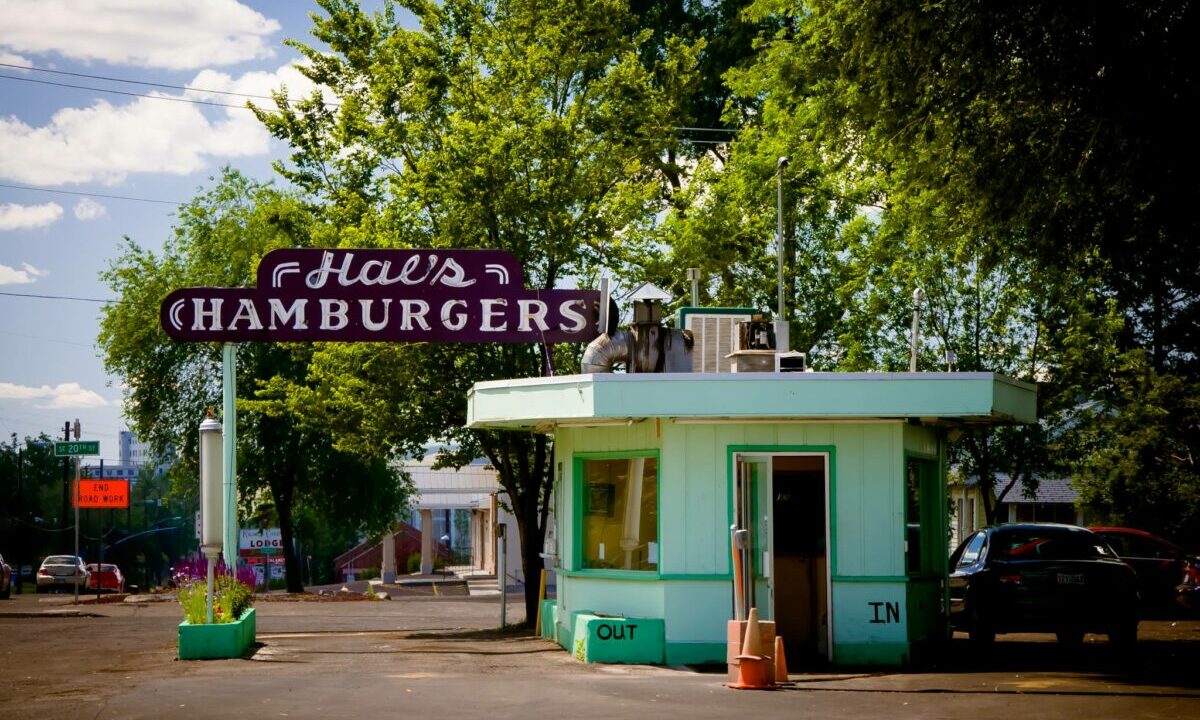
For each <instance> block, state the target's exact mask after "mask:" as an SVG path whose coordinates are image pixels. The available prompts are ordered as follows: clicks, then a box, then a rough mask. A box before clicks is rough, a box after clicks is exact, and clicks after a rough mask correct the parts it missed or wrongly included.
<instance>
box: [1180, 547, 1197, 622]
mask: <svg viewBox="0 0 1200 720" xmlns="http://www.w3.org/2000/svg"><path fill="white" fill-rule="evenodd" d="M1178 590H1179V594H1178V595H1177V596H1176V597H1177V598H1178V599H1179V604H1180V605H1182V606H1183V607H1185V608H1187V609H1188V610H1193V611H1200V555H1189V556H1188V557H1186V558H1184V560H1183V583H1182V584H1180V586H1179V588H1178Z"/></svg>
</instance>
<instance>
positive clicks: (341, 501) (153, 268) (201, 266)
mask: <svg viewBox="0 0 1200 720" xmlns="http://www.w3.org/2000/svg"><path fill="white" fill-rule="evenodd" d="M316 225H317V222H316V221H315V220H314V218H313V216H312V213H311V212H310V211H309V209H308V208H307V207H306V206H305V205H303V204H302V203H301V202H299V201H298V200H297V199H296V198H295V197H292V196H290V195H288V194H286V193H282V192H279V191H277V190H275V189H274V188H272V187H271V186H270V185H266V184H260V183H254V182H251V181H249V180H247V179H246V178H244V177H242V176H240V175H238V174H237V173H234V172H230V171H227V172H226V173H225V174H224V175H223V176H222V178H221V179H220V181H219V182H218V183H217V184H216V185H215V186H214V187H213V188H212V189H211V190H209V191H208V192H206V193H204V194H202V195H200V196H199V197H197V198H196V199H194V200H193V201H192V202H191V203H189V204H188V205H187V206H185V207H184V208H183V210H182V211H181V213H180V217H179V220H178V222H177V224H176V228H175V236H174V237H173V238H172V239H170V240H169V241H168V242H167V243H166V245H165V247H164V250H163V251H162V253H154V252H150V251H148V250H146V249H144V248H141V247H139V246H138V245H136V244H134V243H132V242H130V243H128V244H127V246H126V248H125V251H124V252H123V253H122V254H121V255H120V256H119V257H117V258H116V259H115V260H113V261H112V263H111V266H110V268H109V269H108V270H107V271H106V272H105V273H104V279H105V280H106V281H107V282H108V284H109V286H110V287H111V288H112V289H113V291H114V294H115V295H116V297H117V298H118V300H117V302H116V303H114V304H112V305H109V306H107V307H106V308H105V310H104V314H103V318H102V321H101V333H100V346H101V348H102V350H103V351H104V357H105V363H106V367H107V369H108V370H109V372H111V373H113V374H114V375H117V376H118V377H121V378H123V379H124V381H125V387H126V389H125V413H126V417H127V418H128V419H129V421H130V423H131V424H132V426H133V427H134V429H135V430H136V432H137V433H138V435H139V437H142V438H145V439H146V440H147V441H148V442H149V443H150V444H151V445H152V446H153V447H155V448H158V449H159V450H164V449H167V448H173V449H174V450H175V451H176V452H177V453H178V460H177V462H176V463H175V464H174V465H173V466H172V468H171V471H170V473H171V477H172V478H173V481H174V484H175V488H176V492H177V494H179V495H180V496H182V497H193V498H194V496H195V494H196V493H197V492H198V481H197V478H198V466H197V445H198V432H197V431H196V427H197V424H198V423H199V421H200V419H201V418H202V417H203V413H204V408H205V407H206V406H215V407H219V406H220V404H221V403H220V401H221V368H222V361H221V348H220V346H219V345H216V344H199V343H178V342H173V341H171V340H169V339H168V338H167V336H166V333H165V332H164V331H163V330H162V328H161V327H160V325H159V320H158V318H159V304H160V303H161V301H162V298H164V297H165V296H166V295H167V294H168V293H169V292H170V291H171V290H174V289H176V288H180V287H189V286H216V287H236V286H247V285H250V284H252V283H253V280H254V278H255V271H256V268H257V266H258V261H259V259H261V258H262V256H263V255H264V254H266V253H267V252H269V251H270V250H273V249H276V248H283V247H296V246H305V245H308V244H310V243H311V242H312V238H313V237H316V236H319V235H320V233H319V232H317V230H316ZM313 353H314V347H313V346H312V345H311V344H303V343H294V344H284V345H258V344H246V345H241V346H239V347H238V349H237V361H238V375H237V379H236V382H237V393H238V397H239V401H238V411H239V417H238V483H239V494H240V498H241V500H242V503H243V510H244V511H247V510H249V509H250V508H249V504H250V502H251V501H252V499H253V498H255V497H256V495H258V494H259V493H260V491H264V490H265V491H266V492H268V493H269V495H270V497H271V499H272V502H273V505H274V508H275V514H276V516H277V520H278V522H279V527H280V532H281V535H282V539H283V550H284V559H285V565H286V568H287V579H288V588H289V590H290V591H293V592H297V591H299V590H300V589H301V587H302V586H301V580H300V578H301V572H300V564H299V561H298V558H297V557H296V555H295V552H294V548H293V543H292V540H293V538H294V532H293V530H294V529H293V525H292V519H293V514H294V512H295V511H296V509H297V508H298V507H302V506H304V507H314V508H318V509H319V510H320V511H321V513H322V514H323V515H325V516H326V517H328V518H330V522H331V523H332V524H334V525H335V526H341V527H344V528H347V529H349V530H352V531H354V532H365V533H368V534H372V533H378V532H381V531H383V530H384V529H386V528H388V527H390V524H391V522H392V520H393V518H394V517H395V514H396V513H397V512H398V511H399V509H400V508H401V507H402V505H403V503H404V500H405V497H406V493H407V485H406V483H405V482H404V480H403V478H402V477H400V476H398V475H397V473H396V471H394V470H392V469H390V468H388V466H387V465H386V460H387V459H388V458H387V456H386V455H381V454H378V453H376V454H370V453H366V452H364V453H360V454H357V455H355V454H351V453H345V452H340V451H338V450H336V449H334V448H333V447H332V442H333V441H332V436H331V434H330V432H329V430H328V429H327V428H322V427H321V426H320V425H319V424H316V423H312V422H309V421H308V416H307V413H306V409H305V408H303V407H284V406H281V405H280V404H279V403H277V402H274V401H273V400H272V399H271V397H270V394H269V392H267V391H268V390H269V388H270V387H271V386H272V383H277V382H279V381H280V380H281V379H282V378H287V379H289V380H291V381H294V382H299V383H304V382H306V381H307V380H306V378H307V370H308V363H309V361H310V359H311V357H312V355H313ZM364 497H370V498H371V502H369V503H364V502H362V498H364ZM242 514H243V515H244V514H245V512H243V513H242Z"/></svg>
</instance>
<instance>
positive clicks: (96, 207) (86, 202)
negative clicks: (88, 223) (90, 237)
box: [75, 198, 108, 220]
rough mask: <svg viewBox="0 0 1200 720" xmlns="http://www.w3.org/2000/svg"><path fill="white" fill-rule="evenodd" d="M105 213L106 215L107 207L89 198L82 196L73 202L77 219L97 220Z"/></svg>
mask: <svg viewBox="0 0 1200 720" xmlns="http://www.w3.org/2000/svg"><path fill="white" fill-rule="evenodd" d="M105 215H108V208H106V207H104V206H103V205H101V204H100V203H98V202H96V201H95V200H92V199H91V198H84V199H82V200H80V201H79V202H78V203H76V204H75V218H76V219H77V220H99V219H100V218H102V217H104V216H105Z"/></svg>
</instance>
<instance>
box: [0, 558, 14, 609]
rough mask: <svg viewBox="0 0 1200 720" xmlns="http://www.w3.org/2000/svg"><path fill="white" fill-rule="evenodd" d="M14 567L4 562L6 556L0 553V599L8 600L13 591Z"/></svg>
mask: <svg viewBox="0 0 1200 720" xmlns="http://www.w3.org/2000/svg"><path fill="white" fill-rule="evenodd" d="M12 574H13V571H12V568H10V567H9V566H8V565H7V564H6V563H5V562H4V556H3V555H0V600H7V599H8V596H9V594H10V593H12Z"/></svg>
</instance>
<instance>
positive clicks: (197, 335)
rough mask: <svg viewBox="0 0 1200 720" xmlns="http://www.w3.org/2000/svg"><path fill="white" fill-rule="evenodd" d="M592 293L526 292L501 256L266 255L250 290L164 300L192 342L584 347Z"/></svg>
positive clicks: (170, 324) (197, 292) (593, 325)
mask: <svg viewBox="0 0 1200 720" xmlns="http://www.w3.org/2000/svg"><path fill="white" fill-rule="evenodd" d="M599 306H600V293H599V292H598V291H596V290H527V289H526V288H525V279H524V274H523V273H522V271H521V266H520V265H519V264H517V261H516V258H514V257H513V256H512V255H510V254H508V253H506V252H502V251H500V250H428V249H425V250H358V249H356V250H321V249H288V250H274V251H272V252H270V253H267V255H266V257H264V258H263V259H262V262H260V263H259V265H258V286H257V287H255V288H203V287H200V288H184V289H182V290H176V291H174V292H172V293H171V294H170V295H168V296H167V297H166V299H165V300H163V302H162V307H161V309H160V315H161V320H162V326H163V329H164V330H166V332H167V335H169V336H170V337H172V338H174V339H176V340H184V341H190V342H201V341H217V342H276V341H283V342H298V341H333V342H514V343H515V342H530V343H532V342H551V343H560V342H588V341H590V340H592V339H593V338H594V337H596V335H597V334H598V330H597V320H598V316H599Z"/></svg>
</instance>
